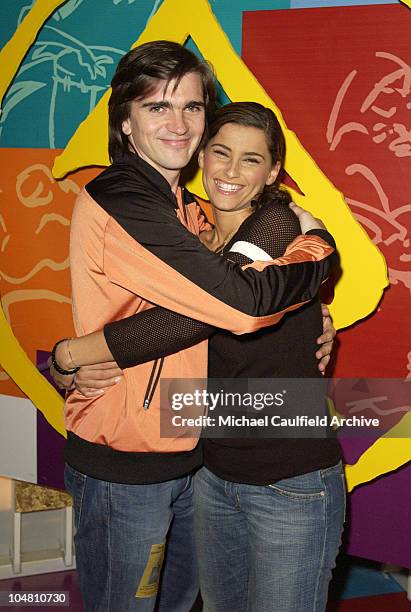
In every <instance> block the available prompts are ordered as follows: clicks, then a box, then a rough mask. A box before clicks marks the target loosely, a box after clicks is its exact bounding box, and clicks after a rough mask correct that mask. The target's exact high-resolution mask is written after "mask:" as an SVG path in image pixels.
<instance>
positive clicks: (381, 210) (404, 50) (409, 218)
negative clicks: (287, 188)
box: [243, 4, 411, 377]
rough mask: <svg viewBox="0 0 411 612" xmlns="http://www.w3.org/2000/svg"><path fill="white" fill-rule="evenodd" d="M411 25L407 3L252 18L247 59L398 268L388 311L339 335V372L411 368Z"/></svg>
mask: <svg viewBox="0 0 411 612" xmlns="http://www.w3.org/2000/svg"><path fill="white" fill-rule="evenodd" d="M410 26H411V12H410V11H409V9H407V8H406V7H405V6H403V5H400V4H398V5H380V6H376V5H374V6H353V7H341V8H322V9H302V10H300V9H298V10H297V9H293V10H284V11H258V12H251V13H245V14H244V22H243V29H244V32H243V58H244V60H245V62H246V63H247V65H248V66H249V67H250V68H251V70H252V71H253V73H254V74H255V75H256V76H257V78H258V79H259V81H260V82H261V83H262V85H263V86H264V87H265V89H266V90H267V92H268V93H269V94H270V96H271V97H272V99H273V100H274V101H275V102H276V104H277V105H278V106H279V108H280V109H281V111H282V113H283V114H284V117H285V120H286V122H287V125H288V126H289V127H290V128H291V129H292V130H294V131H295V132H296V133H297V135H298V137H299V138H300V140H301V142H302V144H303V145H304V147H305V148H306V149H307V150H308V151H309V153H310V154H311V155H312V157H313V158H314V159H315V160H316V162H317V163H318V165H319V166H320V167H321V168H322V170H323V171H324V172H325V174H327V176H328V177H329V178H330V179H331V180H332V181H333V182H334V184H335V185H336V186H337V187H338V188H339V189H340V190H341V191H343V193H344V194H345V196H346V198H347V200H348V201H349V203H350V206H351V209H352V210H353V212H354V214H356V216H357V218H358V219H359V220H360V221H361V223H363V225H364V226H365V227H366V229H367V231H368V232H369V234H370V236H371V237H372V238H373V239H374V241H375V242H376V244H378V246H379V248H380V249H381V250H382V252H383V253H384V255H385V257H386V259H387V262H388V266H389V269H390V278H391V282H392V285H391V287H390V289H389V290H388V291H387V292H386V294H385V297H384V299H383V301H382V303H381V304H380V308H379V309H378V311H377V312H376V313H374V314H373V316H372V317H370V318H369V319H368V320H367V321H366V322H363V323H362V324H361V325H357V326H356V327H355V328H353V329H350V330H347V331H345V332H342V333H341V334H340V336H339V337H340V341H341V347H340V350H339V354H338V360H337V367H336V374H337V375H339V376H385V377H390V376H393V377H403V376H404V377H405V376H406V375H407V374H408V372H409V368H410V365H409V362H410V359H409V357H408V354H409V352H410V351H411V326H410V324H409V318H410V317H409V313H410V311H411V294H410V292H411V250H410V246H411V245H410V238H409V230H410V226H411V181H410V170H411V164H410V156H411V146H410V145H411V132H410V131H409V124H410V121H409V117H410V111H411V96H410V83H411V70H410V67H409V64H410V51H411V45H410ZM344 84H345V87H344ZM352 248H355V245H353V247H352ZM359 265H361V262H359ZM366 274H367V270H364V275H366ZM354 299H355V296H353V300H354ZM410 358H411V353H410Z"/></svg>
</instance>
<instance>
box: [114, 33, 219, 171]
mask: <svg viewBox="0 0 411 612" xmlns="http://www.w3.org/2000/svg"><path fill="white" fill-rule="evenodd" d="M189 73H196V74H198V75H199V77H200V79H201V82H202V85H203V94H204V103H205V109H206V118H207V115H208V114H209V112H210V110H211V109H212V108H213V105H214V101H215V97H216V89H215V78H214V73H213V70H212V68H211V66H210V65H209V64H208V63H207V62H204V61H201V60H200V59H199V58H198V57H197V56H196V55H195V54H194V53H192V52H191V51H190V50H189V49H186V48H185V47H183V46H182V45H180V44H178V43H175V42H171V41H169V40H156V41H154V42H149V43H145V44H144V45H140V46H139V47H136V48H135V49H132V50H131V51H129V52H128V53H126V55H124V56H123V57H122V58H121V60H120V62H119V64H118V66H117V69H116V71H115V73H114V76H113V79H112V81H111V87H112V90H111V96H110V100H109V103H108V118H109V119H108V125H109V141H108V152H109V156H110V160H111V161H115V160H116V159H118V158H119V157H120V156H121V155H122V154H123V153H124V152H126V151H129V141H128V137H127V136H126V135H125V134H123V130H122V124H123V121H125V120H126V119H128V118H129V116H130V106H131V102H132V101H133V100H136V99H138V98H141V97H143V96H147V95H150V93H151V92H152V91H154V89H155V88H156V87H157V84H158V83H157V81H158V80H163V81H165V82H166V87H167V84H168V83H170V82H171V81H173V80H175V89H176V88H177V87H178V84H179V83H180V81H181V79H182V78H183V77H184V76H185V75H186V74H189Z"/></svg>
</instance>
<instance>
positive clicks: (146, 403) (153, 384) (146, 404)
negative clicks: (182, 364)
mask: <svg viewBox="0 0 411 612" xmlns="http://www.w3.org/2000/svg"><path fill="white" fill-rule="evenodd" d="M163 363H164V357H161V359H156V360H155V361H154V363H153V368H152V370H151V374H150V380H149V381H148V385H147V389H146V392H145V395H144V400H143V409H144V410H148V409H149V408H150V404H151V401H152V399H153V397H154V393H155V391H156V388H157V385H158V381H159V380H160V375H161V370H162V369H163ZM157 365H158V370H157V373H156V368H157ZM154 375H155V379H154Z"/></svg>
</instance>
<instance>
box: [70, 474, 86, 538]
mask: <svg viewBox="0 0 411 612" xmlns="http://www.w3.org/2000/svg"><path fill="white" fill-rule="evenodd" d="M86 483H87V476H86V475H85V474H82V473H81V472H78V471H77V470H75V469H74V468H72V467H71V466H70V465H68V464H67V463H66V466H65V468H64V484H65V487H66V489H67V491H68V493H69V494H70V495H71V497H72V498H73V508H74V524H75V527H76V529H78V528H79V525H80V519H81V509H82V505H83V497H84V491H85V488H86Z"/></svg>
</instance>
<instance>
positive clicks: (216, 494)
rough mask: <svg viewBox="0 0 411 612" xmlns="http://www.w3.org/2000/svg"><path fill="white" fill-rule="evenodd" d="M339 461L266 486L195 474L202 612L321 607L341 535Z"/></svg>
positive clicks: (292, 611) (313, 610)
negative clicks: (321, 468)
mask: <svg viewBox="0 0 411 612" xmlns="http://www.w3.org/2000/svg"><path fill="white" fill-rule="evenodd" d="M344 514H345V486H344V476H343V471H342V466H341V464H338V465H336V466H333V467H330V468H327V469H323V470H318V471H315V472H311V473H308V474H304V475H302V476H296V477H293V478H287V479H284V480H280V481H279V482H276V483H275V484H272V485H268V486H253V485H246V484H236V483H233V482H228V481H225V480H221V479H220V478H218V477H217V476H215V475H214V474H213V473H211V472H210V471H209V470H207V469H206V468H202V469H201V470H200V471H199V472H197V474H196V476H195V484H194V517H195V518H194V524H195V534H196V544H197V554H198V561H199V568H200V586H201V593H202V597H203V600H204V612H322V611H323V610H325V607H326V602H327V593H328V584H329V581H330V578H331V571H332V568H333V567H334V566H335V558H336V556H337V552H338V548H339V546H340V542H341V533H342V528H343V523H344Z"/></svg>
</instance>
